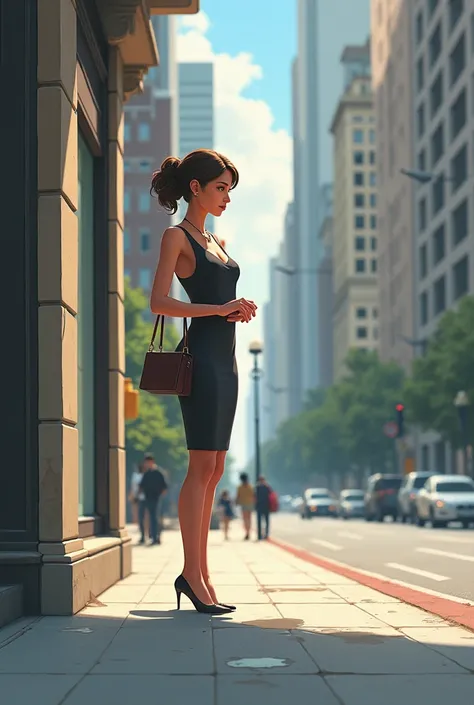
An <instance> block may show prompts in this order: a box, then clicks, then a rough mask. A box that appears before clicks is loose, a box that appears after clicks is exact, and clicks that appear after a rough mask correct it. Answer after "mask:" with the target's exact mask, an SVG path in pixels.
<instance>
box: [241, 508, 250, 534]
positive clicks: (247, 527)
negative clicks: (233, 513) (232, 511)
mask: <svg viewBox="0 0 474 705" xmlns="http://www.w3.org/2000/svg"><path fill="white" fill-rule="evenodd" d="M242 515H243V520H244V529H245V536H246V537H247V536H250V529H251V526H252V512H249V511H248V510H247V509H245V510H244V511H243V512H242Z"/></svg>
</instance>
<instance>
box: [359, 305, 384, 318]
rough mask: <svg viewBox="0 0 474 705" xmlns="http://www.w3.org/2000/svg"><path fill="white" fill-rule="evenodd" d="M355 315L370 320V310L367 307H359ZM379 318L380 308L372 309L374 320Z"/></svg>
mask: <svg viewBox="0 0 474 705" xmlns="http://www.w3.org/2000/svg"><path fill="white" fill-rule="evenodd" d="M355 315H356V318H368V316H369V310H368V308H367V307H366V306H358V307H357V308H356V312H355ZM378 317H379V310H378V308H375V307H373V308H372V318H378Z"/></svg>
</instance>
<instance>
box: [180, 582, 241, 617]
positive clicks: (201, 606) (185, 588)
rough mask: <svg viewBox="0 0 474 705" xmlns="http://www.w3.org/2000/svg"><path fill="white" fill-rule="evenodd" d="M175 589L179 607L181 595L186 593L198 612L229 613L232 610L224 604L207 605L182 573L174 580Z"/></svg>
mask: <svg viewBox="0 0 474 705" xmlns="http://www.w3.org/2000/svg"><path fill="white" fill-rule="evenodd" d="M174 589H175V590H176V601H177V603H178V609H179V608H180V607H181V595H182V594H183V595H186V597H187V598H188V599H189V600H191V602H192V603H193V605H194V609H195V610H196V611H197V612H202V613H203V614H216V615H217V614H228V613H229V612H232V610H231V609H230V607H225V606H224V605H206V604H205V603H204V602H201V600H200V599H199V598H198V597H196V595H195V594H194V592H193V590H192V588H191V586H190V584H189V583H188V581H187V580H186V578H184V577H183V576H182V575H179V576H178V577H177V578H176V580H175V581H174Z"/></svg>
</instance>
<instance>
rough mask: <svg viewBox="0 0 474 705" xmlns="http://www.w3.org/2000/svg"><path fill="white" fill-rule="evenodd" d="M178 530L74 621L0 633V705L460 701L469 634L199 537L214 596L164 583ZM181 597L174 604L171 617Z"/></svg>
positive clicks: (472, 689) (295, 567) (254, 548)
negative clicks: (196, 604) (212, 600)
mask: <svg viewBox="0 0 474 705" xmlns="http://www.w3.org/2000/svg"><path fill="white" fill-rule="evenodd" d="M181 557H182V550H181V541H180V536H179V533H178V532H173V531H167V532H165V533H164V534H163V544H162V545H161V546H154V547H136V548H134V563H133V565H134V573H133V574H132V575H131V576H130V577H128V578H126V579H125V580H124V581H122V582H121V583H120V584H118V585H116V586H114V587H112V588H111V589H110V590H108V591H107V592H105V593H103V594H102V595H101V596H100V598H99V599H98V600H96V601H95V603H94V604H93V605H90V606H88V607H86V609H84V610H83V611H82V612H81V613H80V614H78V615H76V616H75V617H44V618H41V619H37V620H24V621H22V622H19V623H18V622H17V623H16V624H15V625H10V626H9V627H6V628H4V629H3V630H0V702H1V703H2V705H10V704H13V703H14V704H15V705H60V704H63V703H64V704H65V705H84V703H86V704H87V705H104V704H105V703H110V704H111V705H136V704H137V703H139V704H140V705H142V704H143V705H144V704H145V703H146V705H152V704H153V705H158V704H159V705H188V704H192V705H241V704H242V703H245V705H288V704H289V703H291V702H292V701H295V702H296V701H298V702H301V703H317V704H318V705H341V703H343V704H344V705H381V703H384V705H400V703H406V704H407V705H412V704H414V703H421V702H427V703H430V705H446V703H449V702H451V703H455V705H470V703H471V702H472V694H473V693H474V648H473V647H474V633H473V632H471V631H468V630H466V629H463V628H461V627H454V626H451V625H450V624H449V623H447V622H445V621H443V620H442V619H440V618H438V617H434V616H433V615H430V614H428V613H426V612H423V611H422V610H420V609H417V608H414V607H411V606H409V605H406V604H404V603H402V602H399V601H398V600H396V599H394V598H390V597H387V596H386V595H382V594H381V593H378V592H375V591H374V590H371V589H370V588H367V587H363V586H361V585H358V584H357V583H354V582H352V581H350V580H348V579H347V578H343V577H341V576H338V575H335V574H334V573H330V572H328V571H326V570H323V569H321V568H317V567H315V566H314V565H311V564H310V563H307V562H304V561H303V560H301V559H298V558H295V557H293V556H291V555H290V554H288V553H286V552H285V551H283V550H282V549H280V548H277V547H275V546H272V545H269V544H267V543H265V542H261V543H254V542H242V541H240V540H237V539H235V540H232V541H229V542H227V543H224V542H223V541H222V538H221V534H220V532H211V557H212V558H211V564H212V574H213V576H214V584H215V586H216V589H217V591H218V596H219V599H220V600H222V601H223V602H232V603H234V604H237V605H238V609H237V611H236V612H235V613H234V614H232V615H228V616H227V615H226V616H223V617H210V618H209V617H206V616H205V615H201V614H198V613H197V612H195V611H194V609H193V608H192V605H191V604H190V603H189V602H188V600H187V599H186V598H185V597H184V596H183V601H182V609H181V611H179V612H178V611H176V601H175V593H174V589H173V582H174V579H175V577H176V576H177V575H178V573H179V572H180V570H181V566H182V558H181ZM183 602H184V609H183Z"/></svg>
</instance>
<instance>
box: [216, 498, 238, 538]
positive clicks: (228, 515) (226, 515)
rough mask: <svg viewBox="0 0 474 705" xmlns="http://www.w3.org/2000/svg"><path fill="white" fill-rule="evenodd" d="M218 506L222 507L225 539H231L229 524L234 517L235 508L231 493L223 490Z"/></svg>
mask: <svg viewBox="0 0 474 705" xmlns="http://www.w3.org/2000/svg"><path fill="white" fill-rule="evenodd" d="M218 507H219V509H220V518H221V525H222V530H223V531H224V540H225V541H228V539H229V526H230V522H231V521H232V519H233V518H234V516H235V515H234V509H233V507H232V500H231V498H230V494H229V492H228V491H227V490H223V491H222V493H221V496H220V498H219V503H218Z"/></svg>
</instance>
